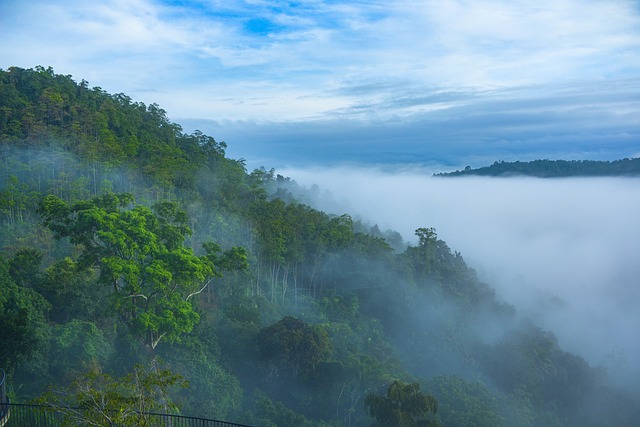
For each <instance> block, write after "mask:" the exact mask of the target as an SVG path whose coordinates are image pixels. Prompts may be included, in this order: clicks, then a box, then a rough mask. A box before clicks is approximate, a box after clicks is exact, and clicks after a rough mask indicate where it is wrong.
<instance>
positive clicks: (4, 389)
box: [0, 368, 9, 427]
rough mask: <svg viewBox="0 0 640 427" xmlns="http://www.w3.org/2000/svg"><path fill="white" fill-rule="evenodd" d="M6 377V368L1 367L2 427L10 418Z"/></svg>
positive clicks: (0, 413) (0, 415)
mask: <svg viewBox="0 0 640 427" xmlns="http://www.w3.org/2000/svg"><path fill="white" fill-rule="evenodd" d="M5 377H6V375H5V373H4V370H3V369H2V368H0V427H2V426H4V425H5V423H6V422H7V420H8V419H9V399H7V386H6V384H5Z"/></svg>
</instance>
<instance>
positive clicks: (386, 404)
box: [364, 380, 439, 427]
mask: <svg viewBox="0 0 640 427" xmlns="http://www.w3.org/2000/svg"><path fill="white" fill-rule="evenodd" d="M364 406H365V408H366V410H367V412H368V413H369V415H371V416H372V417H374V418H375V419H376V420H377V421H378V423H377V424H373V425H374V426H376V425H377V426H384V427H414V426H415V427H417V426H438V425H439V423H438V422H437V421H436V420H434V419H433V418H432V415H435V414H436V412H437V411H438V402H437V401H436V399H435V398H434V397H433V396H429V395H425V394H424V393H422V392H421V391H420V384H418V383H413V384H407V383H403V382H402V381H398V380H396V381H394V382H393V383H391V385H390V386H389V388H388V389H387V395H386V396H381V395H378V394H373V393H372V394H368V395H367V397H366V398H365V401H364Z"/></svg>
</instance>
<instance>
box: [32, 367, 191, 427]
mask: <svg viewBox="0 0 640 427" xmlns="http://www.w3.org/2000/svg"><path fill="white" fill-rule="evenodd" d="M187 386H188V383H186V382H185V381H182V379H181V377H180V376H179V375H175V374H173V373H171V372H170V371H168V370H161V369H155V368H153V369H145V368H144V367H143V366H141V365H136V366H134V368H133V371H132V372H130V373H129V374H127V375H125V376H123V377H121V378H113V377H111V376H110V375H108V374H104V373H101V372H99V371H98V370H95V369H94V370H91V371H89V372H86V373H85V374H83V375H81V376H79V377H78V378H77V379H76V380H75V381H73V382H72V383H71V385H70V386H69V387H66V388H52V389H50V390H49V391H47V392H45V393H43V394H42V395H41V396H40V397H39V398H38V402H39V403H42V404H44V405H46V406H48V407H49V408H51V410H52V411H54V412H56V413H62V414H63V415H64V422H65V425H70V426H87V425H91V426H105V427H110V426H114V425H117V426H151V425H154V424H152V416H151V415H150V413H169V412H171V411H176V410H177V408H176V406H175V405H174V404H172V403H171V400H170V396H169V392H170V390H171V389H172V388H174V387H187Z"/></svg>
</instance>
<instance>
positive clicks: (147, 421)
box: [0, 403, 249, 427]
mask: <svg viewBox="0 0 640 427" xmlns="http://www.w3.org/2000/svg"><path fill="white" fill-rule="evenodd" d="M6 406H8V407H9V410H10V414H11V416H10V417H9V418H8V419H6V420H5V421H6V424H4V425H5V426H6V427H19V426H30V427H65V426H68V425H76V424H73V423H72V420H71V419H72V418H74V416H73V415H71V416H70V415H69V413H65V412H74V413H76V414H78V415H82V413H83V410H81V409H75V410H73V411H66V410H65V411H60V410H56V409H54V408H52V407H49V406H46V405H30V404H22V403H8V404H7V405H6ZM86 415H87V418H95V417H91V415H92V414H90V413H89V412H88V411H87V412H86ZM93 415H95V414H93ZM139 415H140V420H136V421H135V422H134V424H135V425H140V426H147V427H249V426H246V425H244V424H236V423H231V422H228V421H219V420H211V419H207V418H196V417H185V416H181V415H169V414H154V413H145V414H139ZM1 425H2V424H1V423H0V426H1ZM78 425H81V424H78ZM96 425H104V426H112V427H118V425H117V424H115V423H111V424H110V423H109V422H108V421H107V420H104V423H100V424H96Z"/></svg>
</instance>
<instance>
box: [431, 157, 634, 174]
mask: <svg viewBox="0 0 640 427" xmlns="http://www.w3.org/2000/svg"><path fill="white" fill-rule="evenodd" d="M470 175H481V176H502V177H505V176H514V175H526V176H535V177H540V178H557V177H569V176H638V175H640V158H633V159H621V160H614V161H606V160H600V161H597V160H569V161H567V160H548V159H544V160H540V159H539V160H533V161H531V162H520V161H516V162H505V161H499V162H494V163H493V164H492V165H491V166H484V167H481V168H478V169H472V168H471V167H469V166H467V167H466V168H465V169H464V170H462V171H460V170H457V171H455V172H449V173H440V174H436V176H451V177H453V176H470Z"/></svg>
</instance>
